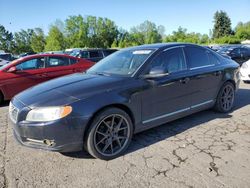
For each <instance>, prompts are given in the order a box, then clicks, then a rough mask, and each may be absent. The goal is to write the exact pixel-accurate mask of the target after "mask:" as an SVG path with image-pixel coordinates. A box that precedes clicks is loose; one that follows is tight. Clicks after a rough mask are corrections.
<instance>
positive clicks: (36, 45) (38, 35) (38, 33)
mask: <svg viewBox="0 0 250 188" xmlns="http://www.w3.org/2000/svg"><path fill="white" fill-rule="evenodd" d="M45 44H46V43H45V35H44V32H43V30H42V29H41V28H35V29H34V32H33V33H32V36H31V48H32V50H33V51H34V52H42V51H43V50H44V48H45Z"/></svg>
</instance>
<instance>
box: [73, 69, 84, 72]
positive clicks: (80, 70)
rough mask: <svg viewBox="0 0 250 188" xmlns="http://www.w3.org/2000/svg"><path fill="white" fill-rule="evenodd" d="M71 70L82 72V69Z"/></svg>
mask: <svg viewBox="0 0 250 188" xmlns="http://www.w3.org/2000/svg"><path fill="white" fill-rule="evenodd" d="M73 72H83V71H82V69H74V70H73Z"/></svg>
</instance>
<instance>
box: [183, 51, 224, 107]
mask: <svg viewBox="0 0 250 188" xmlns="http://www.w3.org/2000/svg"><path fill="white" fill-rule="evenodd" d="M185 53H186V57H187V62H188V67H189V72H190V84H189V86H190V89H191V90H192V92H193V94H192V105H191V107H202V106H206V105H210V104H213V102H214V100H215V98H216V96H217V93H218V91H219V88H220V84H221V80H222V73H223V68H222V67H221V66H219V59H218V58H217V57H216V55H215V54H213V53H212V52H210V51H209V50H206V49H205V48H201V47H196V46H187V47H185Z"/></svg>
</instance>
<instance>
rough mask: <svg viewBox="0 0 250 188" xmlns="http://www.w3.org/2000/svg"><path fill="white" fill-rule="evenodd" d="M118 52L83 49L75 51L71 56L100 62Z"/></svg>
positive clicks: (114, 50)
mask: <svg viewBox="0 0 250 188" xmlns="http://www.w3.org/2000/svg"><path fill="white" fill-rule="evenodd" d="M116 51H117V50H116V49H81V50H74V51H73V52H72V53H71V54H70V55H72V56H74V57H79V58H84V59H88V60H90V61H93V62H98V61H100V60H101V59H103V58H104V57H107V56H109V55H110V54H112V53H114V52H116Z"/></svg>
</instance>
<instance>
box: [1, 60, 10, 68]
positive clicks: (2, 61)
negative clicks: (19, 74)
mask: <svg viewBox="0 0 250 188" xmlns="http://www.w3.org/2000/svg"><path fill="white" fill-rule="evenodd" d="M8 63H9V61H6V60H4V59H1V58H0V67H1V66H3V65H6V64H8Z"/></svg>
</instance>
